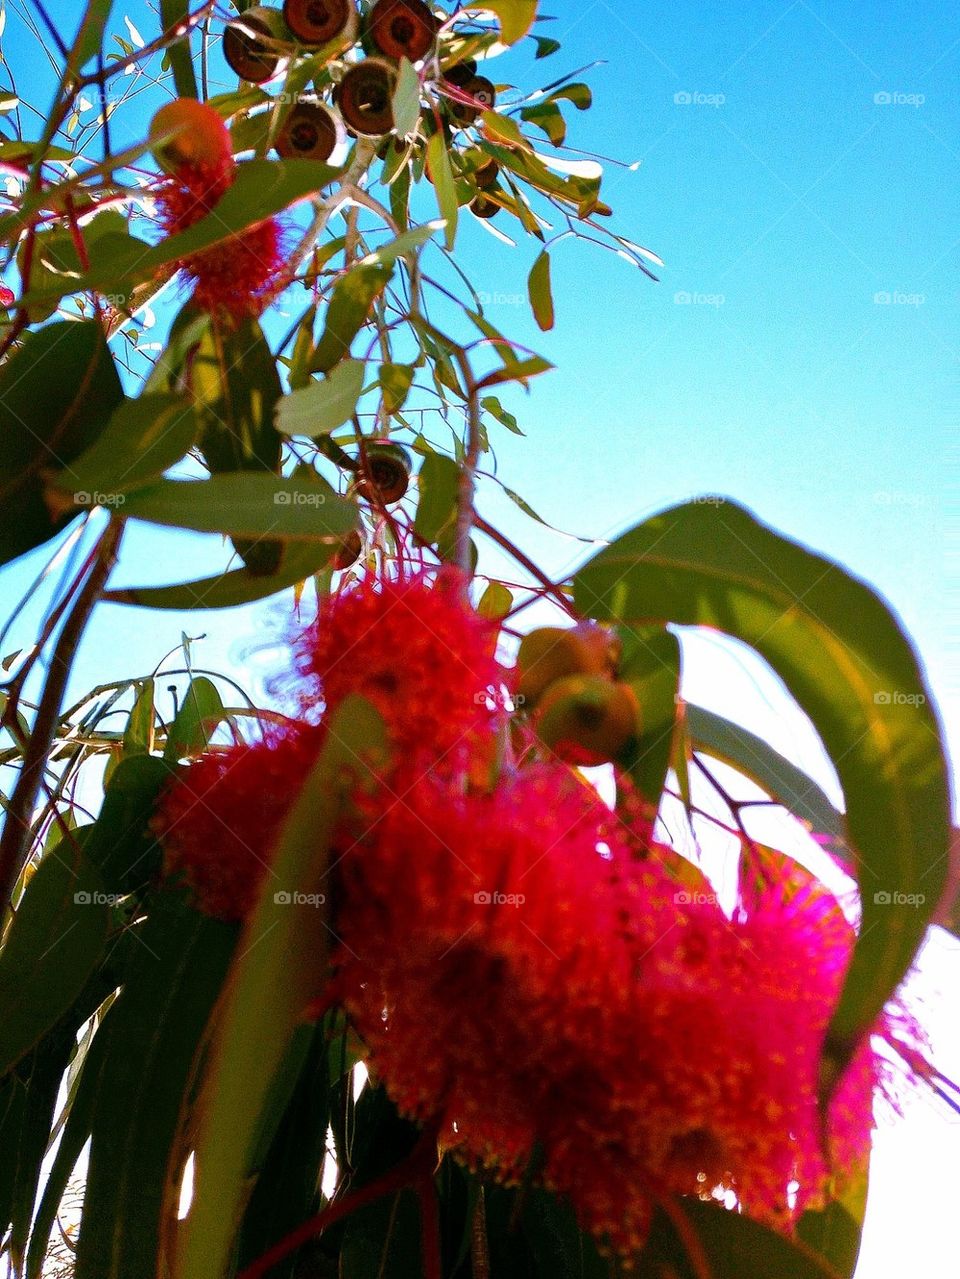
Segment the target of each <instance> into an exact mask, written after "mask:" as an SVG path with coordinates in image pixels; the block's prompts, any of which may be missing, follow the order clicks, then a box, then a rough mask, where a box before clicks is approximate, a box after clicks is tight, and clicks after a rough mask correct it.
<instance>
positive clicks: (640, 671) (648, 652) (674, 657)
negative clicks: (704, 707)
mask: <svg viewBox="0 0 960 1279" xmlns="http://www.w3.org/2000/svg"><path fill="white" fill-rule="evenodd" d="M621 638H622V640H623V656H622V658H621V661H620V678H621V679H622V680H623V681H624V682H625V683H627V684H629V685H630V687H631V688H632V689H633V691H634V693H635V694H636V697H637V704H638V705H639V707H640V723H639V730H638V733H637V738H636V741H635V742H634V744H633V746H632V747H631V748H630V752H629V756H628V757H627V759H625V760H624V765H625V767H626V768H627V770H628V771H629V773H630V776H631V777H632V778H633V780H634V782H636V784H637V786H638V787H639V790H640V793H641V795H643V797H644V799H646V801H647V802H648V804H650V805H651V808H652V809H653V811H654V812H656V810H657V809H658V808H659V806H660V799H661V797H662V795H663V787H664V782H665V780H666V776H667V770H668V769H669V767H670V758H671V755H672V753H673V747H674V738H675V732H674V730H675V728H676V722H677V696H678V694H679V691H680V642H679V640H678V639H677V637H676V636H675V635H674V634H672V633H671V632H670V631H668V630H666V629H665V628H663V627H631V628H630V629H626V628H624V629H623V630H622V631H621Z"/></svg>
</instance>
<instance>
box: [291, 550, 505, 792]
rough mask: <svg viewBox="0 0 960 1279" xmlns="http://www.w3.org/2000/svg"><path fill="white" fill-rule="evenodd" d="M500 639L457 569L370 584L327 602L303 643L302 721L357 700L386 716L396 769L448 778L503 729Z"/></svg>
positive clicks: (300, 641)
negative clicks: (352, 697)
mask: <svg viewBox="0 0 960 1279" xmlns="http://www.w3.org/2000/svg"><path fill="white" fill-rule="evenodd" d="M496 631H497V628H496V626H495V625H494V624H492V623H491V622H489V621H487V620H486V619H485V618H482V617H480V616H479V615H478V614H477V613H476V612H475V611H474V610H473V608H472V607H471V606H470V603H469V600H468V598H467V593H466V583H465V580H464V578H463V576H462V574H461V573H460V572H459V570H457V569H454V568H451V567H447V568H443V569H441V570H440V572H439V573H438V574H436V576H435V577H433V578H428V577H425V576H423V575H418V576H414V577H405V578H399V579H385V578H375V577H367V578H365V579H364V580H363V581H362V582H361V583H359V584H356V585H351V586H349V587H347V588H345V589H344V590H342V591H341V592H340V593H339V594H337V595H334V596H333V597H332V598H331V599H330V600H328V601H326V602H325V603H324V604H323V606H322V607H321V610H320V614H319V616H318V618H317V621H316V622H315V624H314V625H313V626H311V627H309V628H308V629H307V630H306V631H305V632H304V633H303V634H302V635H301V636H300V637H299V639H298V641H297V648H298V665H299V669H300V673H301V674H302V675H304V676H306V677H307V678H308V680H310V684H309V686H308V691H307V693H306V694H305V695H304V696H303V701H304V707H305V711H306V713H307V714H310V715H313V714H315V712H316V709H317V706H318V705H319V704H323V705H324V706H325V707H326V710H327V712H328V713H329V711H331V710H333V709H334V708H335V707H336V706H338V705H339V704H340V703H341V702H342V701H343V700H344V698H346V697H348V696H349V695H350V694H351V693H359V694H361V695H362V696H363V697H365V698H367V699H368V700H369V701H370V702H372V704H373V705H374V706H375V707H376V709H377V710H378V711H379V712H380V714H381V715H382V716H383V718H384V721H385V722H386V726H387V730H388V734H389V738H390V745H391V748H392V753H393V760H394V763H395V765H396V766H397V767H402V768H404V769H406V770H415V769H423V768H427V767H436V768H439V769H440V770H441V771H442V772H444V773H445V774H451V773H453V772H455V771H457V770H458V769H461V768H462V767H463V766H464V764H465V762H466V761H467V760H468V759H469V757H470V754H471V751H472V750H475V749H477V748H478V747H479V746H480V745H481V744H482V743H483V742H484V741H485V740H487V741H488V740H489V739H490V736H491V733H492V729H493V727H494V726H495V724H496V723H497V722H498V715H497V712H496V708H495V702H496V699H497V690H498V689H499V687H500V684H501V681H502V679H503V671H502V670H501V668H500V666H499V665H498V663H497V661H496V656H495V652H494V649H495V643H496Z"/></svg>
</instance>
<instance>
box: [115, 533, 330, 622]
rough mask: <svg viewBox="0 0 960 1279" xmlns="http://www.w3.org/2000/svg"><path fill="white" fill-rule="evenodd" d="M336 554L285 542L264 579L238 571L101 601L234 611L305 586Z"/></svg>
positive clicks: (121, 592) (325, 546)
mask: <svg viewBox="0 0 960 1279" xmlns="http://www.w3.org/2000/svg"><path fill="white" fill-rule="evenodd" d="M336 553H337V546H336V544H335V543H326V542H321V543H316V542H303V543H301V542H287V543H286V544H285V545H284V550H283V556H282V558H281V561H280V567H279V569H278V570H277V571H276V572H275V573H271V574H268V575H266V576H265V575H263V574H262V573H251V572H250V570H249V569H248V568H238V569H233V570H232V571H231V572H228V573H218V574H217V575H216V576H215V577H203V578H199V579H198V580H197V581H194V582H180V583H178V584H177V585H175V586H127V587H118V588H117V589H116V590H112V591H106V592H104V596H103V598H104V599H105V600H109V601H110V603H112V604H134V605H138V606H139V607H140V608H173V609H195V608H235V607H236V606H237V605H238V604H251V603H253V602H254V601H255V600H262V599H266V598H267V597H268V596H270V595H275V594H276V593H277V591H283V590H286V589H287V588H288V587H290V586H296V585H297V583H298V582H305V581H306V580H307V578H308V577H312V576H313V574H314V573H319V572H320V570H321V569H322V568H324V567H325V566H326V565H327V564H328V563H329V562H330V560H331V559H332V558H333V556H334V555H336Z"/></svg>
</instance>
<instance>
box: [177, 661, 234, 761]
mask: <svg viewBox="0 0 960 1279" xmlns="http://www.w3.org/2000/svg"><path fill="white" fill-rule="evenodd" d="M226 713H227V711H226V707H225V706H224V704H223V702H222V700H221V698H220V694H219V693H218V692H217V686H216V684H214V682H213V680H210V679H207V677H206V675H198V676H197V677H196V679H192V680H191V681H190V687H189V688H188V689H187V692H186V696H185V697H184V699H183V705H182V706H181V707H180V710H179V711H178V712H177V718H176V719H175V720H174V721H173V725H172V726H171V728H170V733H169V735H168V737H167V744H166V747H165V748H164V752H163V757H164V759H165V760H166V761H167V762H168V763H171V762H173V761H175V760H178V759H184V758H186V757H187V756H189V755H199V754H200V752H201V751H205V750H206V748H207V746H208V745H209V744H210V737H211V734H212V733H213V732H214V730H215V729H216V728H217V727H218V725H219V724H220V721H221V720H222V719H223V718H224V716H225V715H226Z"/></svg>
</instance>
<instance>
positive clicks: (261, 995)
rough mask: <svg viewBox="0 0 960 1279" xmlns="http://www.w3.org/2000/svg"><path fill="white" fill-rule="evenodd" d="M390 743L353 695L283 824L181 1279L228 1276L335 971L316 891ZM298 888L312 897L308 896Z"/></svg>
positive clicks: (248, 933)
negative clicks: (267, 1117) (311, 1024)
mask: <svg viewBox="0 0 960 1279" xmlns="http://www.w3.org/2000/svg"><path fill="white" fill-rule="evenodd" d="M383 752H384V736H383V726H382V723H381V721H380V719H379V716H377V714H376V712H375V711H374V710H373V709H372V707H370V706H369V704H368V703H366V702H364V701H363V700H362V699H360V698H350V699H348V700H347V701H346V702H344V703H343V705H342V706H341V708H340V710H339V712H338V713H337V715H336V716H335V717H334V719H333V722H332V723H331V726H330V734H329V738H328V744H327V746H326V747H325V748H324V750H323V752H322V753H321V755H320V758H319V759H318V761H317V763H316V764H315V765H314V768H313V770H312V772H311V773H310V775H309V777H308V778H307V781H306V783H305V785H304V787H303V790H302V791H301V793H300V797H299V799H298V800H297V802H296V804H295V805H294V808H293V810H292V812H291V813H290V816H289V818H288V819H287V821H286V823H285V825H284V828H283V831H282V833H281V835H280V839H279V842H278V845H277V851H276V856H275V858H274V860H273V863H272V871H273V873H272V874H271V875H269V876H268V877H267V880H266V882H265V883H264V887H263V891H262V893H261V896H260V900H259V902H258V904H257V907H256V909H255V910H254V912H253V914H252V915H251V917H250V918H249V920H248V921H247V923H246V924H245V926H244V930H243V933H242V935H241V938H240V941H239V943H238V947H237V958H236V961H235V963H234V965H233V967H232V968H231V971H230V974H229V977H228V980H227V984H226V987H225V990H224V995H223V1000H222V1003H221V1007H220V1012H219V1015H218V1019H217V1023H216V1026H215V1028H214V1030H213V1033H212V1038H211V1042H210V1047H209V1052H208V1057H207V1069H206V1075H205V1079H204V1082H203V1087H202V1093H201V1096H200V1099H199V1102H198V1105H197V1113H196V1117H195V1125H196V1126H195V1129H193V1130H192V1132H191V1137H190V1138H189V1140H190V1142H191V1143H192V1146H193V1149H194V1150H195V1151H196V1166H195V1169H196V1170H195V1180H194V1198H193V1204H192V1207H191V1210H190V1213H189V1214H188V1216H187V1218H186V1220H185V1221H184V1222H183V1223H182V1225H181V1228H180V1229H179V1230H178V1232H177V1237H176V1241H175V1243H174V1244H173V1248H174V1251H175V1255H174V1256H172V1257H168V1258H166V1259H165V1264H166V1266H167V1270H165V1271H164V1273H169V1275H170V1279H223V1276H224V1275H225V1273H226V1270H227V1265H228V1261H229V1257H230V1254H231V1250H232V1248H233V1244H234V1238H235V1235H236V1231H237V1229H238V1225H239V1221H240V1215H241V1212H242V1210H243V1207H244V1204H245V1201H246V1196H247V1191H248V1176H249V1173H250V1169H251V1166H252V1164H253V1162H254V1161H255V1158H256V1149H257V1146H258V1145H259V1144H260V1142H261V1141H262V1140H263V1135H264V1134H263V1123H262V1119H263V1113H264V1110H265V1108H266V1106H267V1105H268V1103H269V1101H270V1098H271V1094H272V1083H273V1079H274V1076H275V1075H276V1073H277V1071H278V1070H279V1069H280V1068H281V1067H282V1064H283V1061H284V1058H285V1056H286V1053H287V1050H288V1045H289V1043H290V1040H291V1037H292V1035H293V1033H294V1029H295V1027H296V1026H297V1025H298V1023H299V1022H300V1021H301V1020H302V1018H303V1015H304V1012H305V1010H306V1008H307V1006H308V1005H309V1004H310V1003H311V1001H312V1000H314V999H316V998H317V996H318V994H319V993H320V992H321V991H322V990H323V985H324V982H325V980H326V978H327V958H326V952H327V947H328V939H329V933H328V931H327V929H326V928H325V926H324V923H323V918H322V915H321V914H320V913H319V905H318V904H317V897H318V895H322V893H323V890H324V889H325V888H327V887H328V885H327V880H326V872H327V857H328V850H329V845H330V840H331V838H332V835H333V831H334V828H335V826H336V823H337V820H338V818H339V815H340V812H341V809H342V804H343V801H344V796H345V794H346V793H347V791H348V790H349V789H351V788H352V787H354V786H355V785H357V783H358V780H360V779H362V778H363V777H364V775H365V773H366V770H367V769H368V768H369V767H370V766H371V763H373V761H374V760H377V761H379V760H380V759H382V757H383ZM298 897H305V898H307V899H309V900H310V901H311V903H312V904H302V905H301V904H297V898H298ZM320 904H322V902H321V903H320ZM177 1175H178V1170H177V1169H174V1168H172V1169H171V1176H172V1177H173V1178H176V1177H177Z"/></svg>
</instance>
